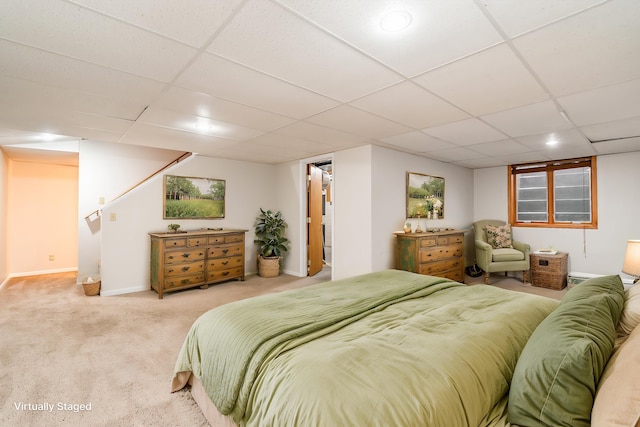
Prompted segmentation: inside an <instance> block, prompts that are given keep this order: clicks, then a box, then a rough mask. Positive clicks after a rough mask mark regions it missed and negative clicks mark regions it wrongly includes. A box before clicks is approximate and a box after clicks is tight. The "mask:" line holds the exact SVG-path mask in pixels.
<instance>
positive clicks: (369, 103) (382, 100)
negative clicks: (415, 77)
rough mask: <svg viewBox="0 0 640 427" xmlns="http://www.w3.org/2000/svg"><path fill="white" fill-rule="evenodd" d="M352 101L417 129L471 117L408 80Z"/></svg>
mask: <svg viewBox="0 0 640 427" xmlns="http://www.w3.org/2000/svg"><path fill="white" fill-rule="evenodd" d="M351 105H353V106H355V107H358V108H360V109H362V110H365V111H368V112H371V113H374V114H377V115H379V116H382V117H386V118H389V119H392V120H395V121H397V122H398V123H402V124H403V125H406V126H410V127H413V128H416V129H421V128H425V127H429V126H435V125H439V124H442V123H448V122H451V121H457V120H461V119H463V118H466V117H469V115H468V114H466V113H465V112H463V111H461V110H459V109H457V108H456V107H454V106H452V105H451V104H449V103H448V102H445V101H443V100H442V99H440V98H438V97H436V96H434V95H432V94H431V93H429V92H428V91H426V90H424V89H423V88H421V87H420V86H418V85H416V84H414V83H411V82H409V81H406V82H403V83H400V84H397V85H394V86H391V87H388V88H386V89H382V90H381V91H379V92H376V93H374V94H371V95H368V96H365V97H363V98H360V99H358V100H357V101H354V102H351Z"/></svg>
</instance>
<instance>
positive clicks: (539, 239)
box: [474, 152, 640, 278]
mask: <svg viewBox="0 0 640 427" xmlns="http://www.w3.org/2000/svg"><path fill="white" fill-rule="evenodd" d="M638 164H640V152H633V153H626V154H611V155H603V156H598V159H597V177H598V181H597V185H598V228H597V229H596V230H579V229H557V228H526V227H516V228H515V229H514V232H513V233H514V238H516V239H517V240H522V241H524V242H527V243H530V244H531V246H532V249H536V248H540V247H547V246H553V247H554V248H556V249H557V250H560V251H563V252H568V253H569V271H575V272H582V273H592V274H621V269H622V262H623V260H624V253H625V250H626V245H627V240H629V239H640V221H639V220H638V218H639V215H638V212H640V197H638V196H640V190H639V189H638V188H637V185H638V184H637V183H638V182H640V168H638ZM474 188H475V191H474V193H475V196H474V197H475V203H474V218H475V219H476V220H477V219H484V218H493V219H501V220H505V221H506V220H507V212H508V207H507V203H508V202H507V170H506V167H500V168H490V169H477V170H475V171H474ZM621 276H622V277H623V278H628V276H626V275H624V274H621Z"/></svg>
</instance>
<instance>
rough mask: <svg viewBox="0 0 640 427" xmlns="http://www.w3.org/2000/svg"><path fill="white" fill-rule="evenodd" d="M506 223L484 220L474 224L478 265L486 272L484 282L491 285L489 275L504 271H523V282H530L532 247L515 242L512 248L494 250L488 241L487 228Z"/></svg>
mask: <svg viewBox="0 0 640 427" xmlns="http://www.w3.org/2000/svg"><path fill="white" fill-rule="evenodd" d="M505 224H506V223H505V222H504V221H499V220H495V219H483V220H481V221H476V222H474V223H473V231H474V233H475V246H476V263H477V264H478V266H480V268H481V269H483V270H484V282H485V283H486V284H489V274H491V273H493V272H500V271H504V272H505V275H506V274H507V272H508V271H522V280H523V281H524V282H528V281H529V253H530V252H531V246H530V245H529V244H527V243H522V242H518V241H515V240H513V241H512V246H513V247H512V248H499V249H494V248H493V247H492V246H491V245H490V244H489V243H488V239H487V234H486V233H485V227H486V226H487V225H490V226H494V227H498V226H501V225H505Z"/></svg>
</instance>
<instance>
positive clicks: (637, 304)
mask: <svg viewBox="0 0 640 427" xmlns="http://www.w3.org/2000/svg"><path fill="white" fill-rule="evenodd" d="M639 324H640V286H639V285H634V286H633V287H632V288H631V289H627V290H626V291H625V295H624V308H623V309H622V315H621V316H620V323H619V324H618V336H627V335H629V334H630V333H631V332H632V331H633V330H634V329H635V328H636V326H638V325H639Z"/></svg>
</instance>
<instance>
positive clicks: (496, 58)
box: [413, 44, 548, 116]
mask: <svg viewBox="0 0 640 427" xmlns="http://www.w3.org/2000/svg"><path fill="white" fill-rule="evenodd" d="M469 70H473V73H472V78H470V76H469ZM413 81H415V82H416V83H418V84H420V85H422V86H424V87H425V88H427V89H429V90H430V91H432V92H433V93H435V94H437V95H439V96H441V97H443V98H444V99H447V100H448V101H449V102H451V103H453V104H454V105H456V106H458V107H459V108H461V109H463V110H464V111H466V112H468V113H470V114H472V115H475V116H479V115H482V114H488V113H493V112H496V111H501V110H506V109H509V108H513V107H519V106H521V105H524V104H529V103H532V102H539V101H543V100H545V99H547V98H548V96H547V94H546V92H545V91H544V89H543V88H542V87H541V86H540V85H539V84H538V82H537V81H536V80H535V78H534V77H533V76H532V75H531V73H530V72H529V71H528V70H527V68H526V67H525V66H524V64H523V63H522V62H521V61H520V60H519V59H518V58H517V57H516V55H515V54H514V53H513V51H512V50H511V49H510V48H509V46H508V45H506V44H501V45H498V46H495V47H492V48H490V49H487V50H485V51H482V52H480V53H476V54H475V55H472V56H469V57H466V58H463V59H461V60H458V61H455V62H453V63H451V64H448V65H445V66H443V67H440V68H438V69H436V70H433V71H430V72H428V73H426V74H423V75H421V76H418V77H416V78H414V79H413Z"/></svg>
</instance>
